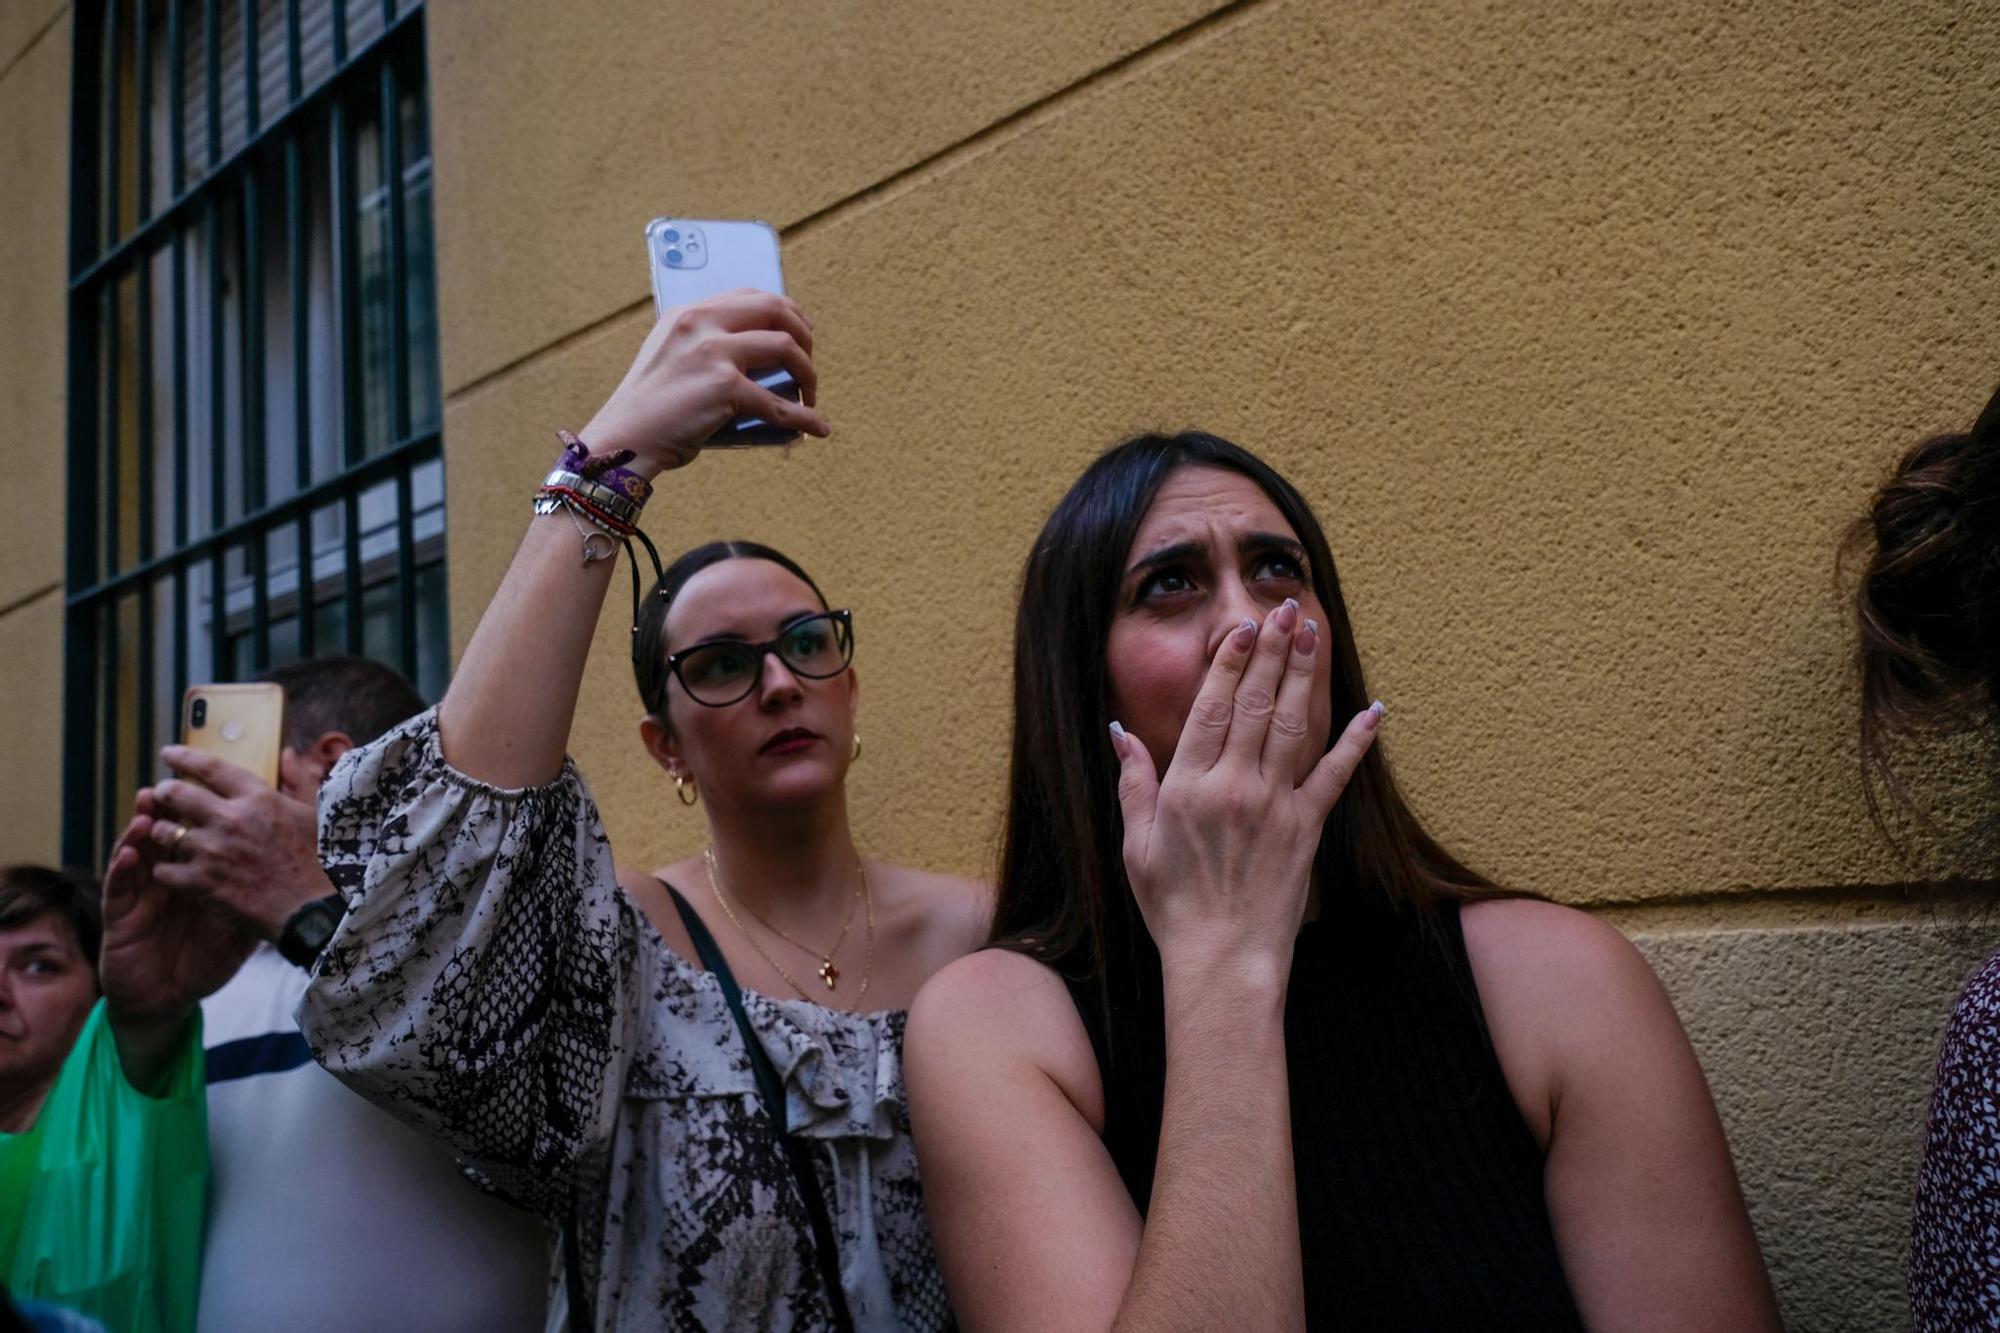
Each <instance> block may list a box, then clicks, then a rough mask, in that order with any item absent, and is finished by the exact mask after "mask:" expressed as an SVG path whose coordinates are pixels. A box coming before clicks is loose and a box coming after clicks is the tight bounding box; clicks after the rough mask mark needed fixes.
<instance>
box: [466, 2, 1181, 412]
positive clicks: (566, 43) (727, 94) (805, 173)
mask: <svg viewBox="0 0 2000 1333" xmlns="http://www.w3.org/2000/svg"><path fill="white" fill-rule="evenodd" d="M1216 7H1217V0H1143V2H1142V3H1133V4H1097V5H1073V4H1060V3H1049V2H1048V0H1037V2H1036V3H1031V4H1006V5H995V4H985V3H981V2H980V0H947V2H946V3H936V2H935V0H933V2H931V3H923V2H921V0H869V2H868V3H863V4H839V5H795V4H784V3H781V2H780V0H759V2H758V3H753V4H739V5H724V6H705V5H660V4H653V3H646V2H645V0H615V3H598V4H591V5H568V4H513V5H509V6H508V7H507V8H506V11H505V20H504V21H498V16H497V14H496V11H495V10H494V8H493V7H492V6H490V5H488V4H483V3H471V2H469V0H456V3H452V2H446V3H434V4H432V5H431V6H430V7H429V16H428V20H427V21H428V22H429V24H430V50H431V68H432V78H433V103H434V111H435V124H436V167H437V181H438V186H437V189H438V196H437V197H438V213H437V223H438V250H439V271H438V289H439V299H440V301H441V302H442V309H443V315H442V318H443V320H444V324H445V327H446V328H449V329H451V330H452V331H453V336H452V337H449V338H447V339H445V341H444V346H443V357H444V380H445V385H446V387H447V389H450V388H454V387H457V386H461V385H464V384H465V383H467V382H469V381H471V380H473V379H475V378H477V377H479V376H482V375H485V374H488V373H490V372H491V371H493V370H494V369H495V368H497V367H500V366H503V365H506V364H508V363H509V362H511V361H513V360H515V359H517V358H519V357H522V356H525V355H527V354H529V353H531V352H533V351H535V350H536V349H538V348H540V347H542V346H543V345H544V344H546V343H548V342H550V341H551V340H553V339H556V338H559V337H562V336H564V335H567V334H570V333H572V332H574V331H575V330H577V329H579V328H582V327H584V326H586V325H588V324H591V323H593V322H594V321H597V320H601V319H603V318H604V317H605V316H607V315H610V314H611V313H613V312H614V311H618V310H621V309H624V308H625V307H627V306H629V305H631V304H632V303H633V302H636V301H640V300H642V299H646V298H647V297H648V292H649V290H650V289H649V287H648V285H647V277H646V259H645V252H644V246H643V245H642V244H641V241H640V231H641V229H642V228H643V227H644V225H645V223H646V221H647V219H649V218H652V217H655V216H658V215H659V214H662V213H679V214H681V215H683V216H687V217H757V218H763V219H765V220H766V221H769V222H771V223H773V224H777V225H787V224H790V223H792V222H795V221H797V220H798V219H800V218H803V217H806V216H807V215H809V214H812V213H814V212H816V211H818V210H820V209H823V208H825V207H827V206H828V205H830V204H833V203H835V202H837V201H839V200H841V199H845V198H847V197H849V196H851V195H853V194H855V193H856V192H857V191H860V190H863V189H866V188H868V187H870V186H872V185H874V184H876V183H877V182H879V181H881V180H883V179H884V178H886V177H889V176H892V175H894V174H896V173H897V172H899V171H902V170H904V169H906V168H908V167H910V166H912V165H914V164H916V163H919V162H922V161H923V160H924V159H926V158H928V157H930V156H931V155H933V154H935V153H937V152H939V151H940V150H942V149H945V148H947V147H949V146H951V145H952V144H954V143H957V142H959V141H960V140H962V139H965V138H966V137H968V136H971V135H974V134H976V133H978V132H980V131H981V130H983V129H985V128H986V127H987V126H988V125H989V124H990V123H992V122H994V121H997V120H1000V119H1003V118H1004V117H1006V116H1008V115H1010V114H1012V113H1014V112H1016V111H1018V110H1019V109H1020V108H1022V107H1024V106H1027V105H1029V104H1031V103H1033V102H1035V101H1036V100H1038V99H1040V98H1043V97H1046V96H1048V95H1050V94H1052V93H1055V92H1057V91H1059V90H1061V89H1062V88H1064V87H1066V86H1068V85H1069V84H1071V83H1072V82H1074V81H1075V80H1077V79H1080V78H1082V77H1084V76H1085V75H1087V74H1089V73H1090V72H1091V71H1092V70H1095V69H1098V68H1100V67H1102V66H1104V65H1107V64H1110V63H1112V62H1115V61H1117V60H1118V59H1120V58H1122V57H1124V56H1126V55H1128V54H1129V53H1130V52H1132V51H1134V50H1137V49H1139V48H1140V47H1143V46H1145V45H1146V44H1148V43H1150V42H1152V41H1154V40H1156V39H1158V38H1160V37H1163V36H1165V35H1167V34H1170V33H1173V32H1175V31H1176V30H1177V29H1179V28H1181V27H1182V25H1184V24H1186V23H1188V22H1190V21H1191V20H1194V19H1196V18H1198V17H1199V16H1200V15H1201V14H1203V13H1204V12H1206V11H1207V10H1210V9H1213V8H1216Z"/></svg>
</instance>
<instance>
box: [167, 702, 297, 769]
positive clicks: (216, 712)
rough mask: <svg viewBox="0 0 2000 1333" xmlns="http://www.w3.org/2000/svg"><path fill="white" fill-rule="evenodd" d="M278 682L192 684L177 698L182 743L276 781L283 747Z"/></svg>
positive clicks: (283, 718) (283, 711)
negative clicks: (179, 700)
mask: <svg viewBox="0 0 2000 1333" xmlns="http://www.w3.org/2000/svg"><path fill="white" fill-rule="evenodd" d="M284 736H285V689H284V686H282V685H272V684H268V683H266V684H254V685H191V686H189V687H188V692H187V696H186V697H185V698H184V699H182V700H181V744H182V745H185V746H187V747H188V748H189V749H191V750H202V751H205V752H206V753H208V754H212V755H215V756H216V757H218V758H221V759H227V760H228V761H229V762H230V763H232V764H236V765H238V766H239V767H242V768H247V769H249V770H250V771H251V772H252V773H255V774H256V775H257V776H258V777H260V778H262V779H263V780H264V781H265V782H266V783H267V784H269V785H270V786H273V787H275V786H277V785H278V751H279V750H280V749H282V748H283V746H284Z"/></svg>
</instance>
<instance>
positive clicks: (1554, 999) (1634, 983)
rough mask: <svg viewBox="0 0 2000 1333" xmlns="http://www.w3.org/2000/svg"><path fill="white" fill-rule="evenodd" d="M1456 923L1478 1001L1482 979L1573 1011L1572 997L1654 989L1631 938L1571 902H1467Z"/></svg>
mask: <svg viewBox="0 0 2000 1333" xmlns="http://www.w3.org/2000/svg"><path fill="white" fill-rule="evenodd" d="M1459 921H1460V924H1461V925H1462V927H1463V928H1464V931H1465V951H1466V954H1467V955H1468V956H1469V957H1470V958H1471V960H1472V969H1473V975H1474V976H1475V978H1476V979H1477V981H1478V984H1479V990H1480V995H1481V998H1482V999H1485V998H1486V992H1487V989H1488V985H1489V980H1490V983H1491V984H1492V985H1493V986H1496V987H1502V988H1504V989H1505V990H1506V991H1507V992H1508V993H1509V994H1510V995H1512V996H1515V997H1519V998H1540V999H1542V1000H1545V1001H1547V1002H1550V1003H1559V1004H1561V1005H1562V1006H1563V1007H1565V1008H1567V1009H1571V1011H1572V1012H1574V1011H1575V1010H1574V1006H1576V1005H1578V1003H1579V1002H1586V1003H1587V1002H1588V1001H1590V1000H1593V999H1596V1000H1604V999H1609V998H1612V996H1613V995H1615V994H1625V995H1626V996H1627V997H1628V998H1633V997H1634V994H1633V993H1634V992H1645V993H1649V994H1650V993H1654V992H1658V991H1659V982H1658V980H1657V979H1656V978H1655V977H1654V976H1653V969H1652V967H1651V965H1650V964H1648V963H1647V962H1646V959H1645V957H1644V955H1642V954H1641V953H1640V952H1639V950H1638V949H1637V948H1635V947H1634V946H1633V944H1632V941H1630V940H1628V939H1626V938H1625V937H1624V936H1623V935H1621V934H1619V933H1618V931H1617V930H1616V929H1615V928H1613V927H1612V926H1610V925H1608V924H1606V923H1605V922H1603V921H1601V920H1599V919H1598V918H1596V917H1594V916H1592V915H1590V914H1589V913H1588V912H1580V911H1578V910H1577V909H1576V908H1574V907H1564V906H1563V905H1562V904H1560V903H1552V902H1544V901H1542V900H1541V899H1538V898H1496V899H1490V900H1488V901H1486V902H1477V903H1468V904H1466V906H1465V907H1464V909H1463V910H1462V911H1461V912H1460V913H1459ZM1488 1007H1491V1003H1490V1001H1489V1002H1488Z"/></svg>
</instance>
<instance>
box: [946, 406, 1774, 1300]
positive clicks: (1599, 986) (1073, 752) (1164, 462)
mask: <svg viewBox="0 0 2000 1333" xmlns="http://www.w3.org/2000/svg"><path fill="white" fill-rule="evenodd" d="M1014 670H1015V678H1014V679H1015V705H1014V757H1013V778H1012V788H1011V792H1010V801H1009V809H1008V815H1007V822H1006V843H1005V851H1004V853H1003V861H1002V867H1001V879H1000V885H999V897H998V902H997V904H996V907H995V922H994V930H995V934H996V937H997V939H996V947H994V948H991V949H988V950H985V951H983V952H981V953H977V954H974V955H972V956H971V957H968V958H966V959H963V960H961V961H959V962H957V963H953V964H952V965H951V966H949V967H947V968H946V969H944V970H943V971H942V972H941V973H940V974H939V975H938V976H937V977H936V978H934V979H933V980H932V982H931V983H930V985H928V986H927V987H926V988H925V990H924V993H923V994H922V995H921V996H920V997H919V999H918V1001H917V1004H916V1007H915V1009H914V1010H913V1012H912V1014H911V1018H910V1033H909V1070H910V1096H911V1105H912V1109H913V1113H914V1118H915V1123H916V1128H917V1135H918V1142H919V1145H920V1147H921V1149H922V1153H923V1161H924V1174H925V1181H926V1186H927V1188H926V1199H927V1201H928V1203H929V1207H930V1211H931V1218H932V1223H933V1225H934V1227H935V1228H936V1232H937V1240H938V1250H939V1253H940V1255H941V1257H942V1259H943V1262H944V1268H945V1275H946V1278H947V1281H948V1283H949V1286H950V1288H951V1293H952V1298H953V1303H954V1305H955V1306H956V1308H957V1310H958V1313H959V1317H960V1319H961V1321H962V1322H963V1324H964V1326H965V1327H967V1328H969V1329H1024V1330H1025V1329H1032V1330H1036V1333H1043V1331H1044V1330H1052V1329H1079V1330H1085V1329H1087V1330H1102V1329H1107V1328H1112V1327H1116V1328H1120V1329H1152V1328H1177V1329H1178V1328H1255V1329H1280V1328H1297V1327H1302V1326H1309V1327H1313V1328H1330V1327H1335V1326H1346V1327H1353V1328H1368V1329H1384V1328H1411V1329H1447V1328H1448V1329H1486V1328H1507V1329H1524V1328H1533V1329H1561V1328H1577V1327H1585V1326H1587V1327H1600V1328H1623V1329H1631V1328H1666V1327H1672V1328H1677V1329H1694V1328H1712V1329H1730V1330H1744V1329H1770V1328H1776V1327H1777V1314H1776V1310H1775V1308H1774V1306H1773V1302H1772V1296H1771V1290H1770V1286H1769V1284H1768V1282H1767V1280H1766V1277H1765V1273H1764V1267H1763V1263H1762V1261H1761V1259H1760V1257H1759V1255H1758V1252H1757V1242H1756V1239H1755V1237H1754V1236H1753V1235H1752V1233H1751V1230H1750V1222H1749V1218H1748V1217H1747V1216H1746V1215H1745V1212H1744V1207H1743V1200H1742V1198H1741V1196H1740V1194H1739V1193H1738V1190H1737V1185H1736V1177H1735V1172H1734V1170H1733V1168H1732V1166H1731V1163H1730V1159H1729V1150H1728V1147H1727V1145H1726V1144H1725V1143H1724V1141H1723V1135H1722V1127H1721V1125H1720V1123H1718V1121H1717V1118H1716V1114H1715V1109H1714V1107H1713V1105H1712V1104H1711V1103H1710V1101H1709V1096H1708V1089H1707V1087H1706V1085H1705V1083H1704V1082H1703V1079H1702V1074H1701V1069H1700V1067H1699V1066H1698V1065H1697V1064H1696V1063H1695V1058H1694V1053H1693V1052H1692V1051H1691V1050H1690V1049H1689V1047H1688V1042H1687V1038H1686V1037H1685V1036H1684V1035H1683V1034H1682V1032H1681V1027H1680V1023H1679V1022H1678V1020H1677V1019H1676V1018H1675V1016H1674V1011H1673V1007H1672V1005H1671V1004H1670V1003H1669V1002H1668V1000H1667V997H1666V994H1665V993H1664V992H1663V991H1662V990H1661V988H1660V985H1659V983H1658V982H1657V981H1656V980H1655V979H1654V978H1653V974H1652V972H1651V970H1650V969H1648V968H1647V966H1646V964H1645V961H1644V960H1643V959H1642V958H1640V956H1639V954H1638V952H1637V951H1636V950H1634V949H1633V948H1632V947H1631V945H1629V944H1627V943H1626V942H1625V940H1624V939H1623V938H1622V937H1620V936H1619V935H1618V934H1617V933H1616V932H1615V931H1613V930H1612V929H1611V928H1610V927H1608V926H1605V925H1603V924H1601V923H1599V922H1596V921H1594V920H1592V919H1591V918H1590V917H1587V916H1585V915H1584V914H1582V913H1580V912H1576V911H1572V910H1570V909H1568V908H1564V907H1558V906H1556V905H1555V904H1552V903H1547V902H1542V901H1539V900H1536V899H1532V898H1527V897H1523V896H1519V895H1515V896H1508V895H1506V894H1503V893H1502V892H1501V891H1500V890H1498V889H1496V888H1495V887H1494V886H1493V885H1491V884H1489V883H1488V882H1487V881H1486V880H1484V879H1482V878H1480V877H1479V876H1478V875H1476V874H1474V873H1473V872H1472V871H1471V870H1469V869H1467V868H1466V867H1465V866H1464V865H1462V864H1461V863H1460V862H1458V861H1457V860H1456V859H1454V858H1453V857H1452V856H1451V855H1449V854H1448V853H1447V852H1446V851H1445V850H1444V849H1443V848H1442V847H1440V846H1439V845H1438V844H1437V842H1435V841H1434V840H1433V839H1432V838H1431V837H1430V836H1429V835H1428V834H1427V833H1426V832H1425V831H1424V829H1423V828H1422V826H1421V825H1420V824H1419V823H1418V822H1417V820H1416V817H1415V816H1414V815H1413V814H1412V813H1411V811H1410V809H1409V808H1408V806H1406V805H1405V804H1404V803H1403V801H1402V798H1401V797H1400V796H1399V794H1398V793H1397V790H1396V787H1395V784H1394V783H1393V782H1392V781H1391V779H1390V775H1389V768H1388V765H1387V763H1386V762H1385V760H1384V759H1383V757H1382V754H1381V752H1380V750H1379V749H1377V748H1374V742H1375V739H1376V736H1377V734H1378V731H1379V729H1380V727H1381V726H1382V725H1383V711H1382V708H1381V706H1380V705H1379V704H1376V705H1372V706H1371V705H1370V703H1369V701H1368V699H1369V697H1368V695H1367V693H1366V691H1365V687H1364V685H1363V682H1362V677H1361V666H1360V659H1359V656H1358V654H1357V652H1356V650H1355V645H1354V638H1353V633H1352V631H1351V630H1350V628H1349V625H1348V620H1347V612H1346V608H1345V606H1344V605H1343V603H1342V600H1341V595H1340V585H1339V582H1338V580H1337V578H1336V577H1335V574H1334V566H1333V556H1332V553H1331V552H1330V551H1329V550H1328V549H1327V543H1326V537H1325V535H1324V533H1323V532H1322V531H1321V529H1320V526H1319V523H1318V520H1317V519H1315V518H1314V516H1313V513H1312V510H1311V508H1310V507H1309V506H1308V505H1307V504H1306V502H1305V500H1304V499H1303V498H1302V497H1301V496H1300V495H1299V493H1298V492H1297V491H1296V490H1295V489H1294V488H1293V487H1292V486H1291V485H1290V484H1289V483H1288V482H1286V481H1285V480H1284V478H1282V477H1280V476H1279V475H1278V474H1277V473H1276V472H1274V471H1272V470H1271V468H1269V467H1268V466H1267V465H1265V464H1264V463H1263V462H1262V461H1260V460H1259V459H1257V458H1256V457H1255V456H1253V455H1251V454H1250V453H1249V452H1247V451H1246V450H1243V449H1241V448H1239V447H1237V446H1235V445H1233V444H1230V443H1228V442H1227V441H1224V440H1219V439H1216V438H1215V437H1213V436H1208V435H1200V434H1194V433H1190V434H1186V435H1179V436H1172V437H1168V436H1144V437H1141V438H1139V439H1136V440H1133V441H1130V442H1128V443H1126V444H1124V445H1121V446H1119V447H1118V448H1115V449H1113V450H1111V451H1109V452H1108V453H1106V454H1105V455H1104V456H1103V457H1101V458H1100V459H1098V461H1097V462H1096V463H1094V464H1092V465H1091V467H1090V468H1089V469H1088V470H1087V471H1086V472H1085V473H1084V475H1083V477H1082V479H1081V480H1079V481H1078V482H1077V484H1076V485H1075V486H1074V487H1073V488H1072V489H1071V490H1070V492H1069V494H1068V495H1067V496H1066V497H1065V498H1064V499H1063V500H1062V501H1061V503H1059V504H1058V505H1057V507H1056V510H1055V513H1054V514H1053V515H1052V516H1051V517H1050V519H1049V521H1048V524H1047V526H1046V527H1045V528H1044V529H1043V532H1042V535H1041V538H1040V540H1038V541H1037V542H1036V543H1035V547H1034V550H1033V552H1032V554H1031V555H1030V556H1029V559H1028V569H1027V575H1026V577H1025V579H1024V581H1023V586H1022V594H1021V608H1020V619H1019V622H1018V628H1017V630H1016V636H1015V656H1014ZM1695 721H1696V720H1694V719H1691V723H1692V722H1695Z"/></svg>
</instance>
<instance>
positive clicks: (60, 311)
mask: <svg viewBox="0 0 2000 1333" xmlns="http://www.w3.org/2000/svg"><path fill="white" fill-rule="evenodd" d="M67 14H68V11H67V9H66V7H65V6H64V5H62V4H56V3H36V2H34V0H6V2H5V3H0V127H5V128H4V132H0V199H5V200H6V201H7V206H6V209H5V210H4V212H0V422H4V423H5V430H6V437H7V443H6V444H5V445H4V446H0V460H4V463H5V468H6V478H7V479H6V486H5V488H4V491H5V494H6V496H7V518H6V521H5V522H4V523H0V670H4V672H5V680H6V683H7V684H6V694H7V696H8V703H7V706H5V707H0V864H5V863H9V862H14V861H43V862H53V861H54V860H55V859H56V858H57V857H58V856H59V855H60V853H61V849H62V836H61V835H62V827H61V823H60V816H61V803H60V800H59V797H60V793H61V783H60V782H59V781H58V780H57V776H58V774H60V772H61V769H62V579H63V504H62V500H63V457H64V454H63V445H62V441H63V382H64V381H63V327H64V318H65V300H64V294H65V291H66V290H67V285H68V268H67V264H66V262H65V256H66V254H67V247H66V238H67V227H68V219H69V60H70V51H69V47H70V41H69V20H68V17H67Z"/></svg>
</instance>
